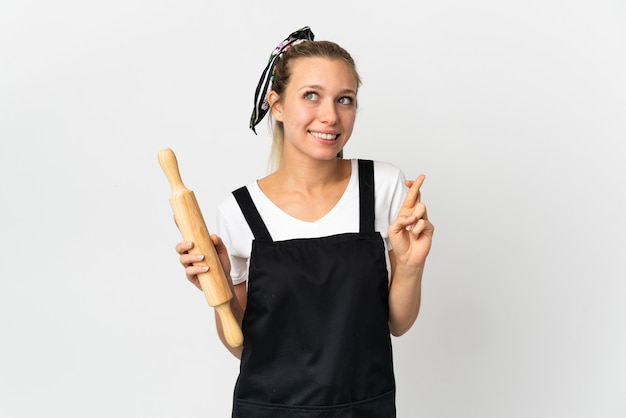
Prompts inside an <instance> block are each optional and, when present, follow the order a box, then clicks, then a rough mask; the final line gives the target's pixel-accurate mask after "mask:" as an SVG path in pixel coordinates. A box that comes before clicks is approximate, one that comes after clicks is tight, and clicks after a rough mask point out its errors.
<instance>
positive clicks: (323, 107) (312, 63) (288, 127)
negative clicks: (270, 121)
mask: <svg viewBox="0 0 626 418" xmlns="http://www.w3.org/2000/svg"><path fill="white" fill-rule="evenodd" d="M290 68H291V77H290V81H289V84H288V85H287V87H286V89H285V91H284V92H283V95H282V96H280V97H279V96H278V95H277V94H276V92H273V91H272V92H270V95H269V97H268V98H269V102H270V104H273V106H272V115H273V116H274V118H275V119H276V120H278V121H280V122H282V123H283V127H284V135H285V143H284V149H283V155H284V156H285V157H287V158H289V157H290V156H294V155H300V156H306V157H307V158H313V159H318V160H331V159H335V158H337V154H338V153H339V151H341V149H342V148H343V147H344V146H345V144H346V143H347V142H348V139H349V138H350V135H351V134H352V129H353V127H354V120H355V118H356V91H357V81H356V78H355V77H354V73H353V71H352V69H351V68H350V66H349V65H348V64H347V63H345V62H344V61H342V60H331V59H328V58H319V57H315V58H298V59H296V60H294V61H292V62H291V63H290Z"/></svg>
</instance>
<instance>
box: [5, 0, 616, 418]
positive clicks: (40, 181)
mask: <svg viewBox="0 0 626 418" xmlns="http://www.w3.org/2000/svg"><path fill="white" fill-rule="evenodd" d="M270 6H271V7H270ZM304 25H310V26H311V27H312V29H313V31H314V32H315V34H316V36H317V39H329V40H334V41H337V42H339V43H340V44H342V45H343V46H345V47H346V48H347V49H348V50H349V51H350V52H351V53H352V54H353V56H354V58H355V59H356V61H357V65H358V67H359V70H360V72H361V75H362V77H363V80H364V85H363V88H362V90H361V92H360V110H359V115H358V117H357V128H356V130H355V132H354V135H353V137H352V140H351V142H350V144H349V145H348V147H347V149H346V156H347V157H364V158H374V159H379V160H385V161H389V162H392V163H394V164H396V165H398V166H400V167H401V168H402V169H403V170H404V171H405V173H406V175H407V176H408V177H415V176H416V175H417V174H419V173H422V172H423V173H426V175H427V180H426V183H425V184H424V187H423V199H424V201H425V203H426V204H427V205H428V208H429V214H430V217H431V219H432V221H433V222H434V224H435V225H436V228H437V230H436V236H435V241H434V245H433V249H432V251H431V255H430V258H429V264H428V266H427V274H426V277H425V281H424V290H423V304H422V312H421V314H420V318H419V319H418V321H417V323H416V325H415V326H414V328H413V329H412V330H411V331H410V332H409V333H408V334H407V335H405V336H403V337H401V338H394V341H393V342H394V347H395V360H396V370H397V381H398V416H399V417H405V418H409V417H429V418H449V417H450V418H451V417H476V418H502V417H506V418H517V417H532V418H538V417H546V418H554V417H568V418H583V417H593V418H597V417H606V418H609V417H610V418H618V417H625V416H626V397H625V396H624V394H625V393H626V357H625V356H624V353H625V352H626V303H625V302H626V280H625V279H626V266H625V263H624V261H625V259H626V257H625V256H626V251H625V250H626V239H625V236H626V222H625V221H624V218H625V216H624V214H625V213H626V203H625V199H624V197H623V193H624V184H625V181H626V169H625V167H624V160H625V157H626V155H625V151H624V140H625V139H626V77H625V76H624V74H626V3H624V1H623V0H614V1H610V0H574V1H564V0H563V1H558V0H541V1H539V0H529V1H517V2H502V1H495V0H491V1H490V0H477V1H472V2H467V1H463V0H443V1H437V2H426V1H417V2H412V1H388V2H384V3H381V4H376V5H369V4H367V2H365V3H364V2H361V1H344V2H340V1H327V0H320V1H316V2H312V3H306V2H305V3H303V2H293V1H289V2H288V1H273V2H252V1H250V2H243V1H236V0H233V1H228V2H219V3H218V2H216V1H211V0H209V1H191V0H189V1H172V0H164V1H142V0H124V1H121V0H112V1H108V2H85V1H71V0H59V1H55V2H47V1H34V0H33V1H28V0H19V1H18V0H0V184H1V190H0V211H1V216H0V236H1V237H0V257H1V263H0V338H1V342H0V416H2V417H4V418H22V417H40V416H54V417H64V418H69V417H77V418H78V417H80V418H83V417H93V418H98V417H111V416H115V417H150V418H160V417H168V418H170V417H189V418H192V417H227V416H229V413H230V405H231V394H232V388H233V385H234V382H235V379H236V376H237V370H238V362H237V360H236V359H235V358H234V357H232V356H231V355H230V354H228V353H227V351H226V350H225V349H224V348H223V347H222V346H221V345H220V343H219V342H218V340H217V337H216V336H215V328H214V323H213V311H212V309H211V308H209V307H208V306H207V305H206V302H205V301H204V298H203V296H202V294H201V293H200V292H198V291H196V290H195V289H194V288H193V287H192V286H191V285H190V284H189V283H187V282H186V280H185V278H184V275H183V272H182V269H181V268H180V266H179V264H178V262H177V257H176V254H175V253H174V249H173V248H174V245H175V243H176V242H178V241H179V239H180V238H179V235H178V231H177V230H176V229H175V226H174V224H173V222H172V214H171V210H170V207H169V204H168V199H169V194H170V190H169V186H168V184H167V181H166V179H165V176H164V174H163V172H162V171H161V169H160V167H159V165H158V163H157V153H158V151H159V150H160V149H161V148H164V147H171V148H172V149H174V150H175V152H176V154H177V155H178V159H179V163H180V167H181V173H182V175H183V179H184V181H185V183H186V185H187V186H188V187H189V188H191V189H194V191H195V192H196V196H197V197H198V200H199V202H200V205H201V207H202V209H203V211H204V215H205V218H206V220H207V224H208V226H209V229H212V227H213V225H214V216H215V208H216V205H217V203H218V202H219V201H221V200H222V199H223V198H224V197H225V196H226V194H227V193H229V192H230V191H231V190H233V189H234V188H236V187H238V186H240V185H242V184H244V183H247V182H249V181H251V180H252V179H254V178H259V177H262V176H263V175H264V174H265V171H266V163H267V154H268V151H269V139H268V132H267V129H266V125H265V123H263V124H262V126H261V129H260V134H259V136H254V134H252V132H250V131H249V129H248V127H247V123H248V118H249V115H250V111H251V110H252V97H253V92H254V87H255V85H256V82H257V80H258V77H259V76H260V73H261V70H262V68H263V67H264V65H265V62H266V59H267V56H268V54H269V52H270V51H271V49H272V48H273V47H274V46H275V45H276V44H277V43H278V42H279V41H280V40H282V39H283V38H284V37H285V36H286V35H287V34H288V33H289V32H291V31H292V30H294V29H297V28H299V27H301V26H304Z"/></svg>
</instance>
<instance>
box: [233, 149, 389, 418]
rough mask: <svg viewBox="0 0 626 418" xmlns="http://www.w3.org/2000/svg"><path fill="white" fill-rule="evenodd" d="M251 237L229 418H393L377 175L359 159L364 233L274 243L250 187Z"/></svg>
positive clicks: (245, 206)
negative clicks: (240, 344) (376, 220)
mask: <svg viewBox="0 0 626 418" xmlns="http://www.w3.org/2000/svg"><path fill="white" fill-rule="evenodd" d="M233 194H234V195H235V198H236V200H237V202H238V204H239V206H240V208H241V210H242V212H243V214H244V216H245V218H246V221H247V222H248V224H249V225H250V228H251V229H252V232H253V234H254V241H253V242H252V252H251V255H250V271H249V278H248V303H247V306H246V311H245V314H244V318H243V334H244V348H243V354H242V357H241V368H240V374H239V377H238V379H237V384H236V386H235V394H234V401H233V415H232V416H233V417H234V418H295V417H297V418H348V417H355V418H357V417H358V418H367V417H372V418H391V417H395V416H396V411H395V380H394V373H393V362H392V348H391V338H390V335H389V326H388V318H389V288H388V272H387V264H386V258H385V247H384V243H383V239H382V237H381V235H380V233H378V232H375V231H374V169H373V162H372V161H370V160H359V200H360V230H359V232H358V233H343V234H338V235H332V236H328V237H322V238H307V239H291V240H286V241H278V242H274V241H273V240H272V238H271V236H270V234H269V231H268V230H267V227H266V226H265V224H264V222H263V220H262V219H261V216H260V215H259V213H258V211H257V209H256V207H255V206H254V203H253V202H252V199H251V198H250V194H249V192H248V190H247V188H245V187H242V188H240V189H238V190H236V191H234V192H233Z"/></svg>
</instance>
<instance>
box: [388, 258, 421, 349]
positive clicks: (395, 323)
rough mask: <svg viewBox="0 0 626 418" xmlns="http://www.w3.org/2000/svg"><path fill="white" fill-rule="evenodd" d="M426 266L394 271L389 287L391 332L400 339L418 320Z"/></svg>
mask: <svg viewBox="0 0 626 418" xmlns="http://www.w3.org/2000/svg"><path fill="white" fill-rule="evenodd" d="M423 271H424V266H423V265H421V266H415V267H412V268H409V267H399V266H396V267H395V268H393V269H392V277H391V284H390V287H389V330H390V332H391V334H392V335H394V336H396V337H398V336H400V335H403V334H404V333H406V332H407V331H408V330H409V329H411V327H412V326H413V324H414V323H415V320H416V319H417V315H418V314H419V310H420V304H421V298H422V273H423Z"/></svg>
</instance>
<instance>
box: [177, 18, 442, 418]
mask: <svg viewBox="0 0 626 418" xmlns="http://www.w3.org/2000/svg"><path fill="white" fill-rule="evenodd" d="M359 85H360V78H359V75H358V73H357V71H356V68H355V64H354V61H353V59H352V58H351V56H350V55H349V54H348V52H346V51H345V50H344V49H343V48H341V47H340V46H338V45H337V44H335V43H333V42H328V41H314V39H313V33H312V32H311V31H310V29H309V28H308V27H305V28H303V29H300V30H298V31H296V32H294V33H292V34H291V35H290V36H289V37H288V38H287V39H286V40H285V41H283V42H282V43H281V44H280V45H279V46H278V47H277V48H276V49H275V50H274V51H273V52H272V54H271V56H270V61H269V63H268V66H267V67H266V69H265V71H264V73H263V76H262V77H261V81H260V83H259V87H258V88H257V92H256V98H255V109H254V111H253V114H252V118H251V122H250V127H251V128H252V129H253V130H254V127H255V126H256V124H258V123H259V122H260V121H261V120H262V119H263V117H264V116H265V114H266V113H269V114H270V115H271V117H272V118H273V120H274V142H273V149H272V155H273V158H274V160H275V161H276V163H277V164H276V166H277V167H276V169H275V171H274V172H272V173H271V174H270V175H268V176H267V177H264V178H262V179H260V180H258V181H254V182H252V183H250V184H249V185H247V186H246V187H242V188H240V189H238V190H236V191H234V192H233V194H232V195H231V196H228V197H227V198H226V200H225V201H224V202H223V203H222V204H221V205H220V207H219V210H218V226H217V230H218V235H219V237H218V236H217V235H214V236H213V237H212V239H213V242H214V243H215V245H216V248H217V250H218V254H219V256H220V261H221V263H222V264H223V267H224V270H225V272H226V274H227V275H230V277H231V279H232V281H233V293H234V295H235V296H236V297H235V298H233V300H232V303H231V305H232V309H233V312H234V313H235V316H236V318H237V319H238V321H239V322H240V324H242V330H243V333H244V344H243V347H239V348H237V349H232V348H230V347H229V349H230V350H231V352H232V353H233V354H234V355H235V356H237V357H238V358H241V368H240V375H239V378H238V380H237V384H236V387H235V393H234V402H233V417H245V418H251V417H262V418H266V417H267V418H269V417H271V418H279V417H303V418H313V417H325V418H328V417H375V418H384V417H395V380H394V372H393V363H392V347H391V338H390V334H393V335H395V336H399V335H402V334H404V333H405V332H406V331H407V330H409V328H411V326H412V325H413V323H414V321H415V319H416V318H417V314H418V311H419V307H420V295H421V281H422V273H423V271H424V264H425V261H426V257H427V255H428V252H429V250H430V246H431V240H432V236H433V231H434V228H433V225H432V224H431V223H430V222H429V220H428V217H427V215H426V207H425V206H424V204H422V203H421V202H420V186H421V185H422V183H423V181H424V176H423V175H420V176H418V177H417V179H416V180H415V181H405V180H404V176H403V174H402V172H401V171H400V170H399V169H398V168H396V167H395V166H393V165H391V164H389V163H384V162H380V161H371V160H357V159H352V160H346V159H343V158H342V157H341V155H342V150H343V148H344V146H345V145H346V143H347V142H348V140H349V139H350V136H351V134H352V129H353V127H354V122H355V117H356V110H357V92H358V89H359ZM192 246H193V243H185V242H182V243H179V244H178V245H177V247H176V250H177V252H178V253H179V254H180V262H181V264H183V266H185V272H186V275H187V278H188V279H189V280H190V281H191V282H193V283H194V284H195V285H196V286H198V287H199V284H198V280H197V277H196V275H197V274H199V273H200V272H202V271H203V270H202V267H197V266H194V265H193V263H194V262H197V261H199V260H198V259H196V258H195V257H196V256H194V255H191V254H188V253H187V251H188V250H189V249H191V248H192ZM199 257H202V256H199ZM218 332H219V334H220V337H221V338H222V341H224V338H223V335H222V330H221V329H220V326H219V321H218ZM226 346H227V347H228V345H226Z"/></svg>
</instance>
